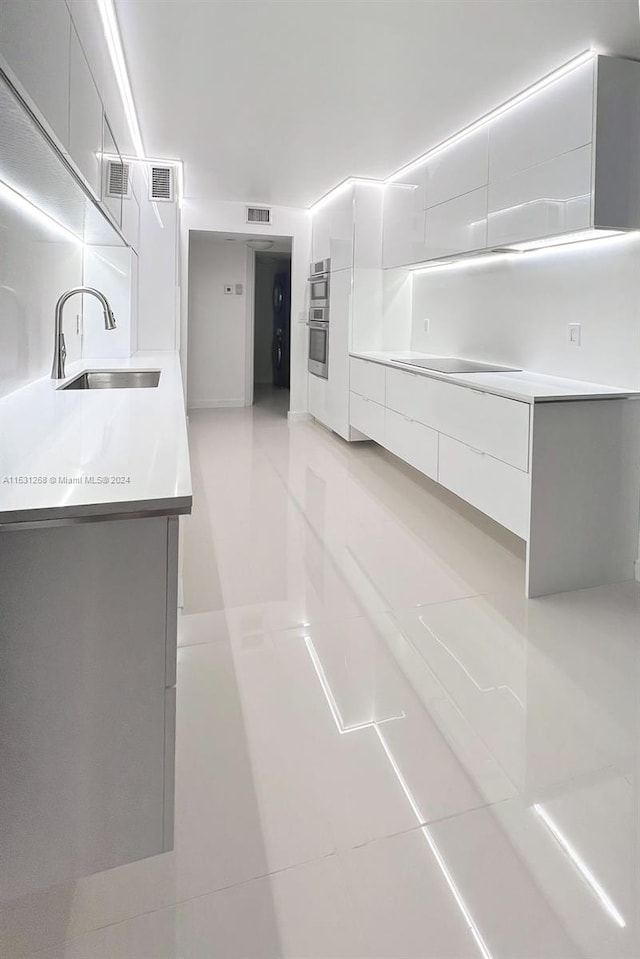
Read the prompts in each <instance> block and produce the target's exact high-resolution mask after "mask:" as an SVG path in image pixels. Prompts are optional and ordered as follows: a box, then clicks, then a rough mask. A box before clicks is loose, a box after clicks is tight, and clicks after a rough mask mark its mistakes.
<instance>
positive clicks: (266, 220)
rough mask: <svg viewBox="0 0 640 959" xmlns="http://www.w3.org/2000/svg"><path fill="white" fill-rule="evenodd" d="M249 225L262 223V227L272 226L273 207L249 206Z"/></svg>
mask: <svg viewBox="0 0 640 959" xmlns="http://www.w3.org/2000/svg"><path fill="white" fill-rule="evenodd" d="M247 223H260V224H262V226H271V207H270V206H248V207H247Z"/></svg>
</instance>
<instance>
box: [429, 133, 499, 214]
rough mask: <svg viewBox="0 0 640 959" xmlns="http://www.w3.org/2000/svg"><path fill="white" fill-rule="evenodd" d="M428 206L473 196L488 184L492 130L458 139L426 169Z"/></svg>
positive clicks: (441, 152)
mask: <svg viewBox="0 0 640 959" xmlns="http://www.w3.org/2000/svg"><path fill="white" fill-rule="evenodd" d="M424 171H425V200H426V202H425V207H432V206H436V204H438V203H444V202H445V201H446V200H452V199H453V198H454V197H457V196H462V194H463V193H470V192H471V191H472V190H477V189H479V188H480V187H483V186H486V185H487V183H488V182H489V128H488V127H482V128H481V129H480V130H476V131H475V133H470V134H469V135H468V136H465V137H463V138H462V139H461V140H458V141H457V143H453V144H451V146H449V147H447V148H446V149H444V150H441V151H440V152H439V153H437V154H436V155H435V156H434V157H432V158H431V159H430V160H429V161H428V162H427V163H426V164H425V166H424Z"/></svg>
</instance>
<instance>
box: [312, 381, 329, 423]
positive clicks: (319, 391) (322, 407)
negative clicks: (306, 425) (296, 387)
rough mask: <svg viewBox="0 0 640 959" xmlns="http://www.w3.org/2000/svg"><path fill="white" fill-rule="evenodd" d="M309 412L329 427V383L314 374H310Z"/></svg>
mask: <svg viewBox="0 0 640 959" xmlns="http://www.w3.org/2000/svg"><path fill="white" fill-rule="evenodd" d="M309 412H310V413H311V415H312V416H313V417H315V419H317V420H320V422H321V423H323V424H324V425H325V426H328V425H329V413H328V411H327V381H326V380H325V379H324V377H322V376H316V375H315V374H314V373H309Z"/></svg>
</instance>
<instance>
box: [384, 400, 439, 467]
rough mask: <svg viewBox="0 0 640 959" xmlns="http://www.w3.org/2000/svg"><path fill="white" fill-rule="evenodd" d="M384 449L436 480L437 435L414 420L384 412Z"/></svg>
mask: <svg viewBox="0 0 640 959" xmlns="http://www.w3.org/2000/svg"><path fill="white" fill-rule="evenodd" d="M384 436H385V442H384V445H385V447H386V448H387V449H388V450H389V452H390V453H394V454H395V455H396V456H399V457H400V459H402V460H404V461H405V462H406V463H409V464H410V465H411V466H414V467H415V468H416V469H417V470H420V472H421V473H424V474H425V476H429V477H430V478H431V479H434V480H437V479H438V434H437V433H436V431H435V430H432V429H429V427H428V426H423V425H422V423H418V422H417V421H416V420H412V419H410V417H408V416H403V415H402V413H396V412H394V410H390V409H386V410H385V419H384Z"/></svg>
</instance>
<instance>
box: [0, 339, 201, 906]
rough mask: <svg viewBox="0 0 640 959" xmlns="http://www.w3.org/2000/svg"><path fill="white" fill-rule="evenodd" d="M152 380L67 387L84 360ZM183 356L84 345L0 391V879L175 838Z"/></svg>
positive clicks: (51, 872) (134, 853) (94, 862)
mask: <svg viewBox="0 0 640 959" xmlns="http://www.w3.org/2000/svg"><path fill="white" fill-rule="evenodd" d="M96 369H109V370H122V369H135V370H141V369H146V370H151V369H153V370H159V371H160V378H159V381H158V385H157V387H150V388H138V389H100V390H64V389H63V390H61V389H59V388H58V387H60V386H61V385H63V384H64V383H66V382H69V381H71V380H73V379H74V377H75V376H76V375H77V374H78V373H79V372H80V371H81V370H96ZM191 496H192V494H191V480H190V469H189V453H188V443H187V430H186V419H185V409H184V399H183V392H182V379H181V375H180V364H179V358H178V356H177V354H174V353H137V354H135V355H134V356H133V357H131V358H128V359H118V360H108V361H102V360H99V361H92V360H84V361H82V362H81V363H77V364H74V365H73V366H72V367H70V369H69V370H68V376H67V377H66V379H65V380H64V381H54V380H51V379H49V378H43V379H41V380H38V381H36V382H34V383H32V384H30V385H29V386H27V387H25V388H23V389H22V390H19V391H17V392H15V393H13V394H11V395H9V396H7V397H5V398H4V399H3V400H2V401H0V607H1V608H2V619H1V622H0V727H1V728H2V731H3V735H2V740H1V745H0V779H1V781H2V783H3V786H2V793H3V795H2V803H1V804H0V859H1V860H2V862H3V876H2V880H1V882H0V889H1V892H2V894H3V896H5V897H6V898H14V897H16V896H19V895H25V894H28V893H30V892H32V891H34V890H35V889H37V888H41V887H43V886H45V885H47V884H49V883H51V882H54V881H55V882H60V881H62V880H64V879H73V878H75V877H77V876H79V875H83V874H86V873H90V872H96V871H98V870H102V869H106V868H110V867H112V866H115V865H119V864H121V863H124V862H128V861H131V860H134V859H140V858H144V857H145V856H149V855H154V854H157V853H160V852H163V851H166V850H168V849H170V848H172V846H173V771H174V737H175V676H176V645H177V596H178V517H179V515H180V514H184V513H188V512H190V510H191Z"/></svg>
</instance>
